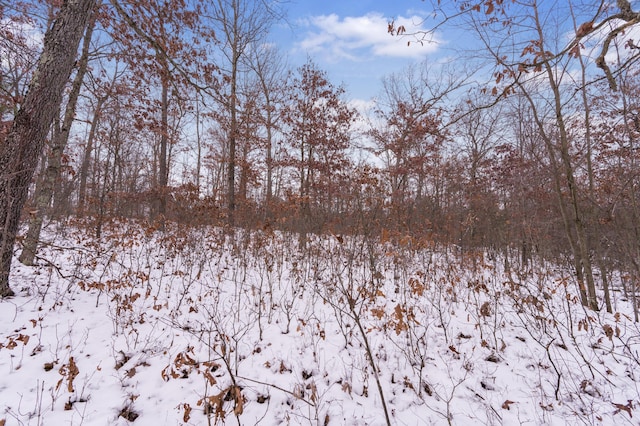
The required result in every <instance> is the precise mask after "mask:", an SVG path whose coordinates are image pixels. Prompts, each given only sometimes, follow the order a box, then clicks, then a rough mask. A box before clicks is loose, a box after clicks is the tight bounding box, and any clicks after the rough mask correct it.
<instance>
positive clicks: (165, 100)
mask: <svg viewBox="0 0 640 426" xmlns="http://www.w3.org/2000/svg"><path fill="white" fill-rule="evenodd" d="M162 65H163V70H165V71H164V73H167V71H166V70H167V67H166V64H165V63H164V61H163V64H162ZM161 108H162V111H161V121H160V126H161V128H160V132H161V134H160V158H159V159H158V163H159V164H158V166H159V167H158V215H159V216H160V220H161V221H162V222H164V217H165V215H166V214H167V184H168V181H169V170H168V167H167V164H168V163H167V145H168V143H169V80H168V75H163V77H162V107H161Z"/></svg>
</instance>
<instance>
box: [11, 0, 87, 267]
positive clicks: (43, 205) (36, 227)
mask: <svg viewBox="0 0 640 426" xmlns="http://www.w3.org/2000/svg"><path fill="white" fill-rule="evenodd" d="M96 12H97V8H96V9H94V13H92V14H91V18H90V19H89V23H88V25H87V30H86V31H85V35H84V41H83V46H82V55H81V56H80V60H79V61H78V71H77V73H76V76H75V78H74V80H73V84H72V85H71V91H70V92H69V100H68V102H67V107H66V109H65V113H64V119H63V122H62V128H61V129H60V131H59V132H54V138H53V139H54V140H53V143H52V144H51V151H50V152H49V155H48V158H47V167H46V169H45V170H44V176H43V179H42V180H39V181H38V185H37V186H36V192H35V202H36V205H35V210H36V213H35V214H34V215H33V216H31V220H30V221H29V230H28V231H27V236H26V238H25V239H24V246H23V249H22V253H21V254H20V258H19V259H20V262H22V263H24V264H25V265H33V260H34V258H35V256H36V249H37V247H38V242H39V241H40V231H41V230H42V222H43V220H44V216H45V214H46V213H47V211H48V208H49V205H50V204H51V200H52V199H53V193H54V190H55V188H56V182H57V180H58V179H59V177H60V168H61V164H62V154H63V153H64V150H65V149H66V147H67V143H68V141H69V132H70V130H71V126H72V125H73V121H74V120H75V117H76V106H77V105H78V97H79V96H80V90H81V89H82V81H83V80H84V76H85V74H86V73H87V65H88V63H89V48H90V47H91V38H92V35H93V29H94V28H95V24H96V18H97V13H96Z"/></svg>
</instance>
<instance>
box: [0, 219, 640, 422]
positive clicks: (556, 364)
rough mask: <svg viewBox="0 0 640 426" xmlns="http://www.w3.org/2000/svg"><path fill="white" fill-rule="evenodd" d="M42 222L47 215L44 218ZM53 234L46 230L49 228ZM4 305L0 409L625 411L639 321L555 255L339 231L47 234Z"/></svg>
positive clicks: (99, 418)
mask: <svg viewBox="0 0 640 426" xmlns="http://www.w3.org/2000/svg"><path fill="white" fill-rule="evenodd" d="M54 228H55V229H54ZM54 235H55V237H54ZM47 238H48V239H49V241H50V244H49V245H48V246H47V247H45V248H44V249H43V250H42V251H41V252H40V258H39V265H38V266H35V267H26V266H24V265H21V264H20V263H18V262H17V261H16V262H15V263H14V264H13V270H12V277H11V282H12V286H13V288H14V290H16V292H17V293H18V295H17V296H16V297H14V298H11V299H8V300H3V301H1V302H0V424H5V425H114V424H122V425H124V424H129V423H132V424H135V425H153V426H159V425H176V424H190V425H207V424H223V423H224V424H231V425H233V424H242V425H254V424H260V425H276V424H292V425H298V424H302V425H307V424H310V425H383V424H387V422H388V423H390V424H394V425H428V424H454V425H473V424H478V425H485V424H504V425H519V424H523V425H540V424H554V425H555V424H605V425H613V424H616V425H619V424H637V422H638V418H639V417H640V416H638V415H637V408H636V407H637V404H639V403H640V389H639V386H638V382H639V381H640V354H639V350H640V330H639V328H638V325H637V324H636V323H634V322H633V318H632V309H631V305H630V304H629V302H628V301H626V300H625V299H624V295H623V294H622V293H621V292H614V302H615V310H616V313H615V314H614V315H611V314H606V313H604V312H592V311H588V310H585V309H584V308H583V307H582V306H581V304H580V302H579V298H578V296H577V292H576V288H575V282H574V280H573V279H572V278H571V275H570V273H569V272H568V271H566V270H564V269H562V268H561V267H558V266H555V265H550V264H547V265H538V266H536V267H535V268H530V269H527V270H524V269H519V268H517V267H516V266H515V265H511V267H510V269H509V270H508V271H505V265H504V263H505V262H504V260H503V259H502V258H501V257H500V256H493V257H490V256H488V255H486V254H485V255H480V254H474V255H471V254H469V253H466V254H465V256H460V255H459V254H456V253H455V252H454V251H453V250H450V249H448V250H445V249H443V248H437V247H430V246H428V245H418V244H416V242H415V241H411V240H410V239H405V240H398V241H396V242H394V243H392V242H391V241H390V239H389V240H388V241H382V242H380V241H379V240H378V241H377V242H375V243H374V242H373V241H372V240H368V239H366V238H348V237H341V236H327V237H310V239H309V241H308V242H306V244H302V243H301V241H300V240H299V238H298V237H297V236H292V235H283V234H278V233H273V232H263V231H254V232H252V233H244V232H240V231H238V232H237V234H236V235H235V236H233V237H231V236H229V235H225V234H223V233H222V232H221V231H219V230H213V229H199V230H195V229H174V228H171V227H169V228H168V229H167V230H166V231H165V233H161V232H153V231H150V230H145V229H143V228H142V227H139V226H137V225H135V224H133V223H115V224H113V225H112V227H111V230H108V231H106V232H104V235H103V239H102V241H95V240H94V239H92V238H91V237H90V236H89V235H88V234H87V233H86V232H85V231H81V230H78V229H77V228H74V227H63V226H62V225H60V226H58V227H57V228H56V227H55V226H53V225H52V228H51V229H49V230H48V237H47Z"/></svg>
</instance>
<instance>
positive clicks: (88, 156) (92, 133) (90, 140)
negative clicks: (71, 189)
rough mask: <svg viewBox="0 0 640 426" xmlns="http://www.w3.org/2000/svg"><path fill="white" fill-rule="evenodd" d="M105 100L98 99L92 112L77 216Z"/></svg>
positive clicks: (81, 213)
mask: <svg viewBox="0 0 640 426" xmlns="http://www.w3.org/2000/svg"><path fill="white" fill-rule="evenodd" d="M106 100H107V97H106V96H103V97H100V98H98V101H97V103H96V109H95V110H94V112H93V120H92V121H91V127H90V129H89V136H88V137H87V142H86V146H85V148H84V155H83V157H82V165H81V166H80V185H79V189H78V216H84V213H85V202H86V198H87V195H86V194H87V178H88V177H89V163H90V162H91V154H92V152H93V141H94V140H95V138H96V131H97V130H98V123H99V122H100V114H101V113H102V105H103V104H104V103H105V101H106Z"/></svg>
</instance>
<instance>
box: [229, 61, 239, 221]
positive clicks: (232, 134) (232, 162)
mask: <svg viewBox="0 0 640 426" xmlns="http://www.w3.org/2000/svg"><path fill="white" fill-rule="evenodd" d="M238 61H239V55H237V54H236V52H235V49H234V52H233V63H232V65H231V67H232V68H231V94H230V96H229V98H230V99H229V112H230V114H231V128H230V129H229V164H228V165H227V210H228V213H227V214H228V217H227V220H228V223H229V225H230V226H233V225H234V224H235V209H236V142H237V140H236V139H237V136H238V114H237V104H238V93H237V92H238V89H237V83H238V82H237V79H238Z"/></svg>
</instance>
